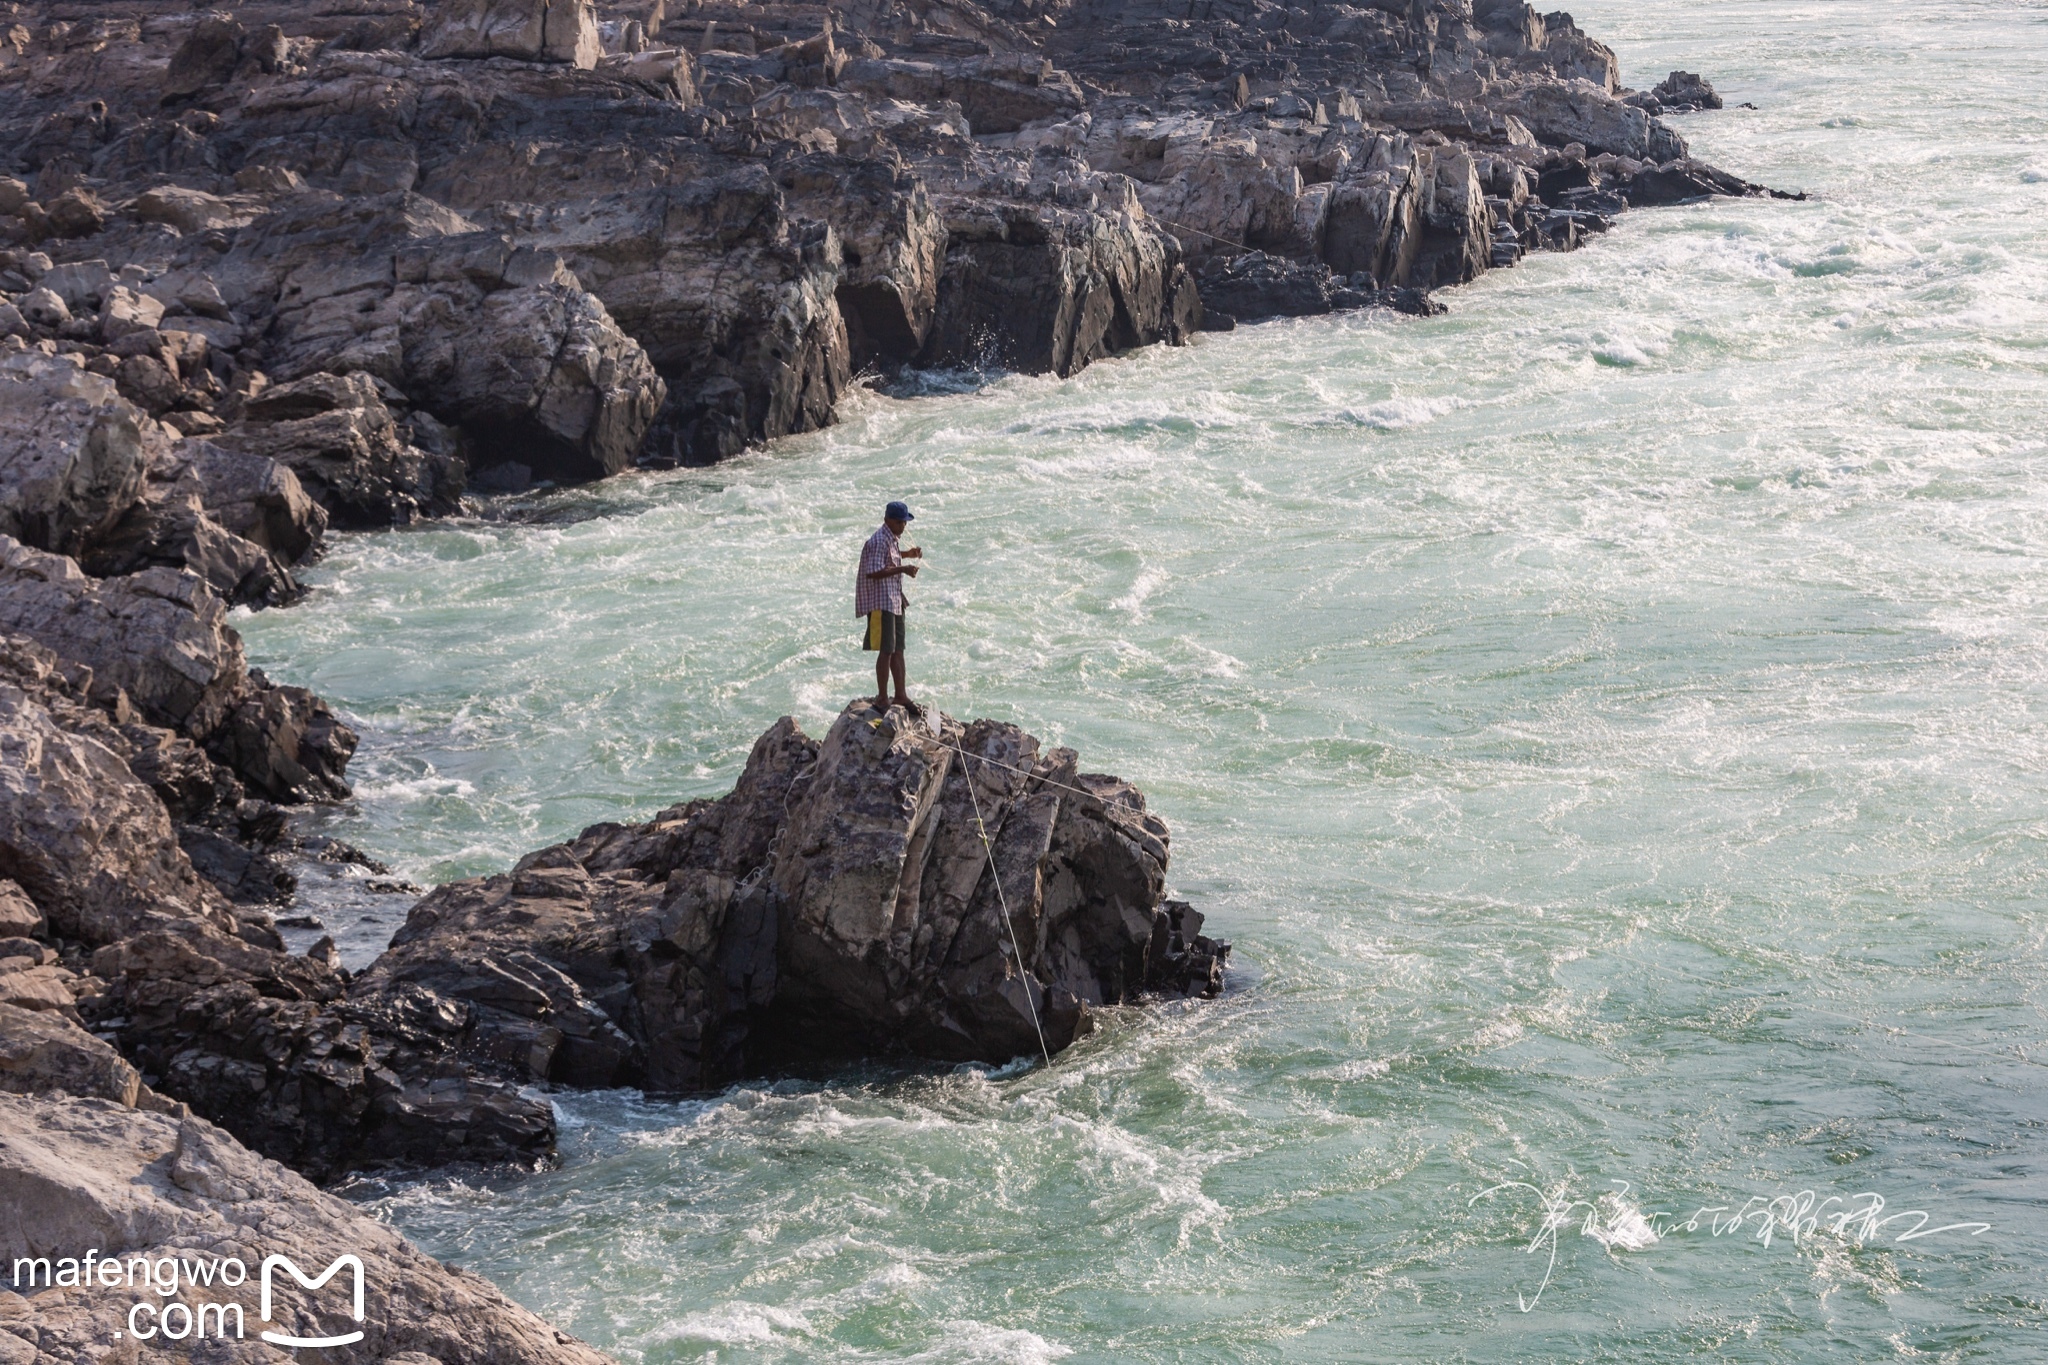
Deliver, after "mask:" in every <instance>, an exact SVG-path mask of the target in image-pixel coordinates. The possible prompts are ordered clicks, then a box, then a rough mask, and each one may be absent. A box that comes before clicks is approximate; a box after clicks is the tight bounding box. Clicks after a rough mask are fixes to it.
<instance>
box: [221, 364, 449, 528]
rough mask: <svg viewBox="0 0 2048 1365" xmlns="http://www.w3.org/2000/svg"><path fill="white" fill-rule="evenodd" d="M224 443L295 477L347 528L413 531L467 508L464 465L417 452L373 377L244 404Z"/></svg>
mask: <svg viewBox="0 0 2048 1365" xmlns="http://www.w3.org/2000/svg"><path fill="white" fill-rule="evenodd" d="M214 443H215V444H216V445H218V446H220V447H221V448H222V449H225V450H233V451H237V452H240V453H241V454H243V455H245V456H251V457H256V458H258V459H260V460H262V461H264V462H266V463H268V462H275V464H277V465H279V466H282V467H283V468H285V469H287V470H289V471H291V474H292V475H293V476H294V478H295V481H296V482H297V483H298V484H299V485H300V486H301V487H303V488H304V489H305V490H306V491H307V493H308V494H309V495H310V497H311V499H312V500H313V501H314V502H316V503H317V504H318V505H319V506H320V507H321V508H324V509H325V511H326V513H327V515H328V516H331V517H332V518H333V519H334V521H335V523H336V524H337V525H341V526H347V527H360V528H369V527H380V526H391V525H401V526H402V525H405V524H407V523H409V522H412V521H414V520H416V519H418V518H420V517H422V516H441V515H445V514H447V513H449V512H453V511H455V510H456V509H457V508H458V507H460V506H461V503H462V491H463V488H464V486H465V483H466V480H467V468H466V466H465V465H464V463H463V461H462V460H461V459H460V458H459V457H457V456H454V455H451V454H436V453H434V452H431V451H426V450H422V449H420V448H418V447H417V446H414V445H412V444H411V443H410V442H408V441H407V440H406V438H405V433H404V431H403V429H402V428H401V427H400V425H399V423H398V420H397V418H396V417H395V416H394V415H393V414H392V411H391V409H390V408H389V407H388V406H387V405H386V404H385V401H384V398H383V396H382V394H380V393H379V391H378V389H377V384H376V381H374V380H373V379H371V378H370V377H369V376H368V375H365V374H351V375H337V374H324V373H319V374H311V375H307V376H306V377H305V378H303V379H296V380H293V381H291V382H289V383H285V384H277V385H272V386H270V387H269V388H266V389H264V390H262V391H261V392H260V393H258V394H256V395H255V396H253V397H252V398H250V399H249V400H247V401H246V402H245V403H243V405H242V420H241V421H240V422H239V423H237V424H236V425H235V426H234V427H231V428H230V429H229V430H227V431H225V432H223V433H221V434H220V435H219V436H218V437H216V438H215V440H214Z"/></svg>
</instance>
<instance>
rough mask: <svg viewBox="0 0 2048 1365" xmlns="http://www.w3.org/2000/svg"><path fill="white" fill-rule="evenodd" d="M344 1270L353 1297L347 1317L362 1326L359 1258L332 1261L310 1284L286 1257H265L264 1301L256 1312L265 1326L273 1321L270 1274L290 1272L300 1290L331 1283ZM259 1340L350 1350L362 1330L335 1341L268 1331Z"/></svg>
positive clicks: (359, 1337)
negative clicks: (350, 1284)
mask: <svg viewBox="0 0 2048 1365" xmlns="http://www.w3.org/2000/svg"><path fill="white" fill-rule="evenodd" d="M344 1268H346V1269H347V1270H349V1271H350V1272H351V1274H352V1277H353V1278H352V1297H351V1298H350V1300H349V1316H350V1317H352V1318H354V1319H355V1320H356V1321H357V1322H361V1321H362V1320H363V1262H362V1258H361V1257H359V1256H337V1257H335V1258H334V1264H332V1265H330V1266H328V1267H327V1269H325V1270H323V1271H321V1272H320V1277H319V1278H318V1279H313V1280H309V1279H307V1278H306V1277H305V1276H304V1275H303V1274H301V1273H300V1272H299V1268H298V1267H297V1266H295V1265H293V1264H292V1263H291V1260H290V1258H289V1257H285V1256H265V1257H264V1258H263V1276H262V1278H263V1283H262V1288H261V1292H262V1296H263V1301H262V1303H261V1305H259V1307H258V1310H257V1311H259V1312H260V1313H261V1314H262V1315H263V1320H264V1321H265V1322H270V1321H272V1320H273V1319H272V1318H271V1316H270V1273H271V1272H272V1271H273V1270H285V1271H289V1272H291V1277H292V1278H293V1279H295V1280H297V1281H298V1282H299V1284H300V1285H301V1286H302V1287H304V1288H306V1289H318V1288H319V1287H320V1286H321V1285H323V1284H326V1283H327V1282H328V1281H329V1280H331V1279H333V1278H334V1277H335V1276H336V1275H337V1274H339V1273H340V1272H341V1271H342V1270H343V1269H344ZM262 1336H263V1339H264V1340H265V1341H267V1342H269V1343H270V1344H271V1345H273V1346H351V1345H354V1344H355V1343H356V1342H358V1341H361V1340H362V1339H363V1333H362V1329H361V1328H357V1329H356V1330H355V1331H353V1332H349V1333H347V1334H345V1335H343V1336H338V1337H289V1336H286V1335H285V1334H284V1333H282V1332H271V1331H265V1332H264V1333H263V1334H262Z"/></svg>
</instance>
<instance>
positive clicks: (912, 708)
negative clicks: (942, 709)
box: [896, 697, 924, 720]
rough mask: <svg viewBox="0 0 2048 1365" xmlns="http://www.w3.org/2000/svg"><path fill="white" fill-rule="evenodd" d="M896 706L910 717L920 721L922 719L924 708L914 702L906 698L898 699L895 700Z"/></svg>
mask: <svg viewBox="0 0 2048 1365" xmlns="http://www.w3.org/2000/svg"><path fill="white" fill-rule="evenodd" d="M896 705H898V706H900V707H902V708H903V709H904V710H906V711H908V712H909V713H910V714H911V715H913V716H916V717H917V718H918V719H920V720H922V719H923V718H924V708H923V707H922V706H920V705H918V704H917V703H916V702H914V701H912V700H911V699H910V698H908V697H898V698H897V699H896Z"/></svg>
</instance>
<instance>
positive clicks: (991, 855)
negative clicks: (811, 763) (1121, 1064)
mask: <svg viewBox="0 0 2048 1365" xmlns="http://www.w3.org/2000/svg"><path fill="white" fill-rule="evenodd" d="M919 722H923V729H924V732H925V733H926V734H928V735H930V736H931V738H932V740H933V741H934V742H935V743H937V744H938V745H939V746H940V747H941V748H945V749H951V750H952V751H953V752H954V753H956V754H959V755H960V756H961V757H962V758H971V759H975V760H976V761H978V762H981V763H993V764H995V765H996V766H997V767H998V768H1008V769H1009V770H1010V771H1011V772H1013V773H1023V774H1024V775H1025V776H1026V777H1030V776H1032V773H1031V771H1030V770H1029V769H1026V768H1019V767H1015V766H1013V765H1011V764H1008V763H1004V762H1003V761H1001V760H1000V759H994V758H985V757H983V756H982V755H980V754H977V753H970V752H968V751H967V750H966V749H963V748H961V747H960V746H959V745H957V744H952V743H948V742H947V741H946V740H945V739H943V738H941V737H940V735H939V727H938V726H937V725H936V724H935V723H933V722H932V720H931V718H930V716H929V715H928V714H923V713H921V712H920V711H912V712H911V713H910V723H911V724H912V725H913V726H915V725H918V724H919ZM868 724H869V725H872V726H875V727H877V728H880V726H881V724H882V722H881V721H879V720H871V721H869V722H868ZM961 776H962V777H964V778H965V779H966V780H967V799H968V800H969V801H970V802H972V803H973V805H974V831H975V833H977V834H979V835H980V836H981V851H982V854H983V855H984V856H985V857H986V858H987V859H988V875H989V880H990V881H992V882H994V883H995V884H996V904H997V905H998V906H999V907H1001V909H1002V912H1003V927H1004V928H1006V929H1008V930H1009V931H1010V955H1011V957H1013V958H1014V959H1015V960H1016V963H1017V980H1018V982H1019V984H1021V985H1022V986H1023V988H1024V1007H1025V1009H1027V1010H1028V1011H1030V1014H1031V1031H1032V1032H1033V1033H1035V1034H1037V1035H1038V1051H1039V1053H1040V1054H1041V1055H1042V1056H1044V1058H1045V1064H1046V1065H1047V1066H1051V1065H1052V1049H1051V1048H1050V1047H1047V1046H1046V1043H1045V1028H1044V1026H1043V1025H1042V1024H1040V1023H1039V1022H1038V1002H1037V1001H1035V1000H1033V999H1032V998H1031V982H1030V980H1029V973H1028V972H1027V970H1026V969H1025V966H1024V945H1023V944H1021V943H1019V942H1018V941H1017V922H1016V921H1015V920H1013V919H1011V918H1010V897H1009V895H1008V894H1007V893H1006V892H1005V891H1004V890H1003V874H1002V873H1001V872H999V871H997V870H996V846H995V844H994V842H993V841H991V840H990V839H989V837H988V823H987V822H986V821H984V820H983V819H982V818H981V797H980V796H978V795H977V794H976V793H975V790H974V775H973V774H972V773H967V772H963V773H961ZM1041 780H1042V781H1044V782H1045V784H1046V785H1047V786H1049V787H1060V788H1063V789H1064V790H1066V791H1070V792H1074V793H1076V794H1077V795H1080V796H1090V797H1092V796H1094V793H1093V792H1084V791H1082V790H1081V789H1080V788H1079V787H1069V786H1067V785H1066V784H1065V783H1064V782H1054V781H1052V780H1050V779H1041Z"/></svg>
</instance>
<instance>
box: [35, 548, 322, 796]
mask: <svg viewBox="0 0 2048 1365" xmlns="http://www.w3.org/2000/svg"><path fill="white" fill-rule="evenodd" d="M0 631H10V632H14V633H18V634H21V635H25V636H28V637H29V638H30V639H33V640H35V641H37V642H38V643H40V644H41V645H43V646H44V647H46V648H48V649H50V650H53V651H54V652H55V653H57V654H58V655H59V656H61V657H62V658H65V659H68V660H72V661H74V662H75V663H78V664H81V665H83V666H85V667H87V668H89V669H91V670H92V672H93V674H94V676H95V679H96V681H97V682H98V683H99V684H101V685H102V686H103V687H107V688H117V689H119V690H120V691H121V693H122V694H123V695H124V696H125V698H126V699H127V700H128V701H131V702H132V703H133V704H134V706H135V707H136V708H137V709H138V710H139V711H140V712H141V716H142V718H143V719H145V720H147V721H149V722H150V723H152V724H154V725H159V726H163V727H165V728H167V729H171V730H175V731H177V732H178V733H180V734H182V735H185V736H186V737H188V738H190V739H192V740H194V741H196V742H198V743H200V744H203V745H205V746H207V748H209V749H210V750H211V751H212V752H213V753H214V754H215V755H216V756H217V757H219V758H220V759H221V761H222V762H224V763H226V764H227V765H228V766H229V767H230V768H232V769H233V770H234V771H235V773H236V775H237V776H238V777H240V779H241V780H242V781H243V782H245V783H247V784H248V785H249V787H250V788H251V789H252V790H254V791H255V792H257V793H259V794H261V795H264V796H267V797H269V798H270V799H272V800H275V801H295V802H296V801H316V800H330V799H335V798H339V797H343V796H346V795H347V794H348V784H347V782H346V780H345V779H344V777H343V772H344V770H345V769H346V767H347V765H348V760H349V758H350V756H351V755H352V754H353V753H354V752H355V746H356V736H355V732H354V731H353V730H351V729H349V728H348V726H346V725H344V724H342V723H341V722H340V721H339V720H338V719H337V718H336V717H335V716H334V714H333V713H332V711H330V710H329V709H328V708H327V706H326V704H325V703H324V702H322V701H320V699H319V698H317V697H315V696H313V695H312V694H311V693H310V692H307V691H306V690H305V689H303V688H294V687H276V686H272V685H271V684H270V683H269V681H268V680H267V679H265V678H264V677H263V676H262V675H261V674H260V673H254V674H252V673H251V672H250V671H249V668H248V664H247V661H246V659H245V658H244V656H243V653H242V641H241V637H239V636H238V635H236V634H235V632H234V631H233V630H232V629H231V628H230V627H229V626H228V624H227V609H226V607H225V606H224V605H223V604H222V601H221V599H220V597H218V596H216V595H215V593H214V592H213V590H212V589H211V588H210V587H209V586H208V585H207V583H206V581H205V580H204V579H202V578H200V577H199V576H198V575H196V574H193V573H191V572H189V571H185V570H177V569H169V568H151V569H144V570H142V571H141V572H140V573H133V574H127V575H124V576H122V577H119V578H108V579H101V580H95V579H93V578H90V577H88V576H87V575H86V574H85V573H84V572H83V571H82V570H81V569H80V568H79V567H78V565H77V564H76V563H74V562H73V561H71V560H69V559H66V558H64V557H63V556H60V555H49V554H44V553H42V552H41V551H38V550H31V549H29V548H27V547H26V546H23V545H21V544H20V543H19V542H17V541H14V540H12V539H11V538H8V537H5V536H0Z"/></svg>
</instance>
